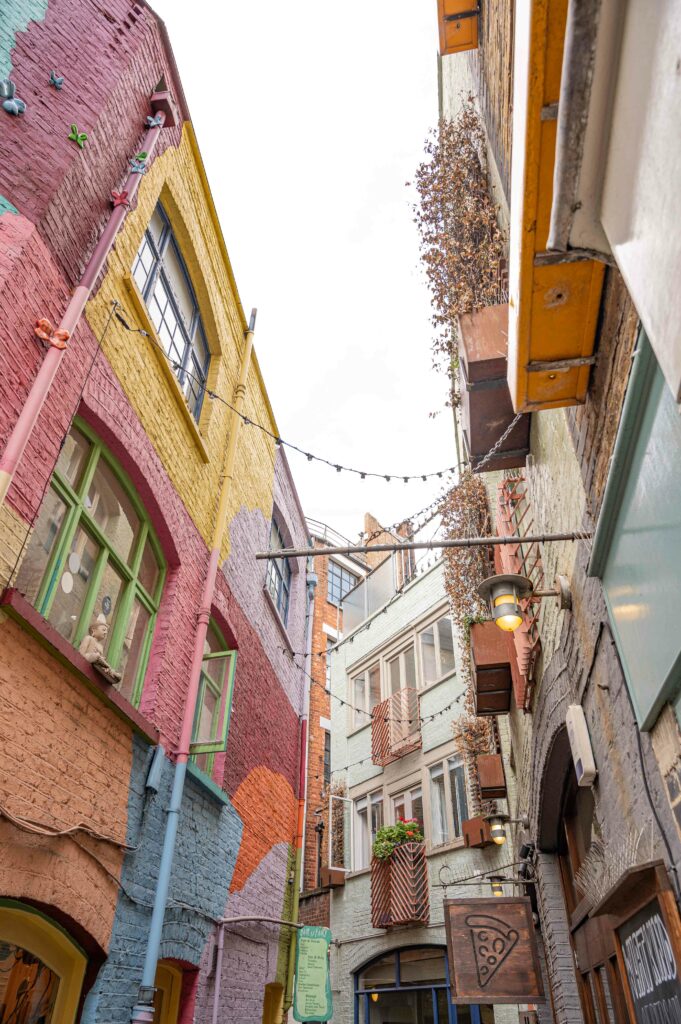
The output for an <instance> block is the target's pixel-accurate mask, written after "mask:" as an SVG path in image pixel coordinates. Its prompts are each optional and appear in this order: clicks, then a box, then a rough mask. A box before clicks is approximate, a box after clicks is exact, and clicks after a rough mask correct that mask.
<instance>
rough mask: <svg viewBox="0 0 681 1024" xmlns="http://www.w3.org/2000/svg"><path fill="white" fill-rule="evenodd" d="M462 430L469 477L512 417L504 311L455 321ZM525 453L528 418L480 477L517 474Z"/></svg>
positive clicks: (491, 309)
mask: <svg viewBox="0 0 681 1024" xmlns="http://www.w3.org/2000/svg"><path fill="white" fill-rule="evenodd" d="M459 336H460V339H461V345H460V349H459V351H460V353H461V370H462V379H461V384H462V387H461V427H462V431H463V437H464V443H465V445H466V450H467V452H468V455H469V457H470V460H471V464H472V467H473V472H474V473H475V472H476V470H477V463H478V462H480V460H481V459H482V458H483V456H484V455H486V454H487V452H488V451H489V450H490V448H492V447H493V445H494V444H496V442H497V441H498V440H499V438H500V437H501V435H502V434H503V433H504V431H505V430H506V428H507V427H508V426H509V425H510V423H511V422H512V420H513V418H514V416H515V410H514V409H513V403H512V402H511V393H510V391H509V389H508V382H507V380H506V351H507V348H508V305H499V306H487V307H486V308H485V309H481V310H479V311H478V312H477V313H465V314H464V315H463V316H461V317H459ZM529 450H530V417H529V415H525V416H522V417H521V418H520V420H519V421H518V423H516V425H515V427H514V428H513V430H512V431H511V433H510V434H509V436H508V437H507V438H506V440H505V441H504V443H503V444H502V445H501V448H500V449H499V451H498V452H497V453H496V454H495V455H493V456H492V458H491V459H489V460H488V461H487V462H486V463H485V465H484V466H483V467H482V469H481V472H484V473H491V472H493V471H494V470H496V469H521V468H522V467H523V466H524V465H525V460H526V458H527V455H528V452H529Z"/></svg>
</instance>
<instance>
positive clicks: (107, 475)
mask: <svg viewBox="0 0 681 1024" xmlns="http://www.w3.org/2000/svg"><path fill="white" fill-rule="evenodd" d="M119 502H120V504H118V503H119ZM117 508H119V509H120V510H122V514H120V515H118V516H116V515H115V512H116V509H117ZM107 509H108V511H107ZM111 513H113V514H111ZM107 517H109V518H108V519H107ZM98 519H99V521H98ZM107 527H109V530H108V532H107ZM112 534H113V535H112ZM165 576H166V564H165V561H164V559H163V555H162V552H161V547H160V544H159V542H158V538H157V537H156V534H155V532H154V530H153V528H152V526H151V523H150V520H149V516H148V515H147V513H146V510H145V508H144V506H143V504H142V502H141V501H140V499H139V497H138V496H137V493H136V491H135V488H134V487H133V485H132V482H131V481H130V478H129V477H128V475H127V474H126V473H125V471H124V470H123V469H122V468H121V466H120V465H119V463H118V462H117V460H116V459H115V458H114V457H113V456H112V455H111V453H110V452H109V451H108V450H107V449H106V447H105V446H104V444H103V443H102V441H101V440H100V438H99V437H98V436H97V435H96V434H95V433H94V431H92V430H91V429H90V427H88V425H87V424H86V423H84V422H83V421H82V420H80V419H76V420H74V423H73V426H72V429H71V432H70V433H69V434H68V435H67V437H66V439H65V443H64V445H63V446H62V451H61V454H60V456H59V459H58V461H57V465H56V467H55V471H54V473H53V476H52V479H51V481H50V485H49V488H48V491H47V494H46V495H45V498H44V499H43V502H42V504H41V509H40V513H39V515H38V518H37V521H36V524H35V527H34V531H33V534H32V537H31V541H30V543H29V545H28V547H27V550H26V554H25V556H24V559H23V561H22V565H21V568H20V570H19V574H18V576H17V584H16V585H17V589H18V590H20V591H21V592H22V593H24V594H25V596H26V598H27V599H28V600H29V601H30V602H31V603H32V604H33V605H34V607H35V608H36V610H37V611H38V612H39V613H40V614H41V615H42V616H43V617H44V618H46V619H47V620H48V622H50V623H51V625H53V626H54V627H55V628H56V629H57V631H58V632H59V633H61V635H62V636H64V637H65V639H67V640H68V641H69V642H70V643H72V644H73V646H74V647H76V648H78V647H79V646H80V644H81V642H82V640H83V638H84V637H85V636H86V635H87V633H88V631H89V628H90V625H91V624H92V623H93V621H95V620H96V619H99V621H106V624H107V625H108V627H109V632H108V636H107V637H106V642H105V644H104V656H105V657H106V659H107V661H108V662H109V664H110V665H111V666H112V667H113V668H114V669H121V668H122V669H123V671H124V675H123V679H122V680H121V682H120V683H119V684H116V688H117V689H119V690H120V691H121V692H122V693H123V694H124V696H126V697H127V699H128V700H129V701H130V702H131V703H132V704H134V705H135V706H137V705H138V704H139V701H140V698H141V694H142V688H143V682H144V674H145V671H146V666H147V662H148V658H149V651H150V649H151V641H152V638H153V633H154V626H155V622H156V615H157V612H158V607H159V602H160V598H161V593H162V591H163V584H164V581H165ZM145 584H146V585H145ZM69 588H70V589H69ZM107 588H109V589H111V591H112V594H113V596H111V594H109V593H108V591H107ZM74 590H75V595H74V597H73V598H72V599H70V595H71V594H72V593H73V592H74ZM68 613H70V614H68ZM145 619H146V623H145ZM138 626H139V629H138ZM131 655H132V661H131V660H130V659H131ZM128 669H129V670H128Z"/></svg>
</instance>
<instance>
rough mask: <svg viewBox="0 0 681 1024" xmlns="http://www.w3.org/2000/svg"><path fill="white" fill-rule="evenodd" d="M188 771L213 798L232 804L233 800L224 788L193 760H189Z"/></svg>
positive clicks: (219, 802)
mask: <svg viewBox="0 0 681 1024" xmlns="http://www.w3.org/2000/svg"><path fill="white" fill-rule="evenodd" d="M187 771H188V772H189V774H190V775H191V777H192V778H193V779H194V781H195V782H196V784H197V785H198V786H200V787H201V788H202V789H203V790H205V792H206V793H207V794H208V796H210V797H211V798H212V799H213V800H215V802H216V803H218V804H225V805H227V804H230V803H231V801H230V799H229V797H228V795H227V794H226V793H225V791H224V789H221V788H220V786H218V784H217V782H213V780H212V779H211V777H210V776H209V775H206V773H205V772H204V771H201V769H200V768H199V767H198V765H195V764H194V762H193V761H188V762H187Z"/></svg>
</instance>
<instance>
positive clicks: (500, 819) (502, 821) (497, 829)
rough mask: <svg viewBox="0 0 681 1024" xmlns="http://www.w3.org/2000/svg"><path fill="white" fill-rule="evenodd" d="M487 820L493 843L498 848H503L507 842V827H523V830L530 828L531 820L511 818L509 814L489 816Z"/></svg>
mask: <svg viewBox="0 0 681 1024" xmlns="http://www.w3.org/2000/svg"><path fill="white" fill-rule="evenodd" d="M486 820H487V822H488V824H489V831H490V835H491V837H492V842H493V843H496V844H497V846H503V845H504V843H505V842H506V825H507V824H511V825H521V826H522V828H525V829H527V828H529V827H530V821H529V818H509V816H508V815H507V814H488V815H487V816H486Z"/></svg>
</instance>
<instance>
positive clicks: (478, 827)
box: [463, 818, 494, 849]
mask: <svg viewBox="0 0 681 1024" xmlns="http://www.w3.org/2000/svg"><path fill="white" fill-rule="evenodd" d="M463 841H464V844H465V845H466V846H469V847H475V848H478V849H481V848H483V847H485V846H491V845H492V844H493V842H494V840H493V839H492V833H491V831H490V827H489V822H488V821H485V819H484V818H469V819H468V821H464V822H463Z"/></svg>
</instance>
